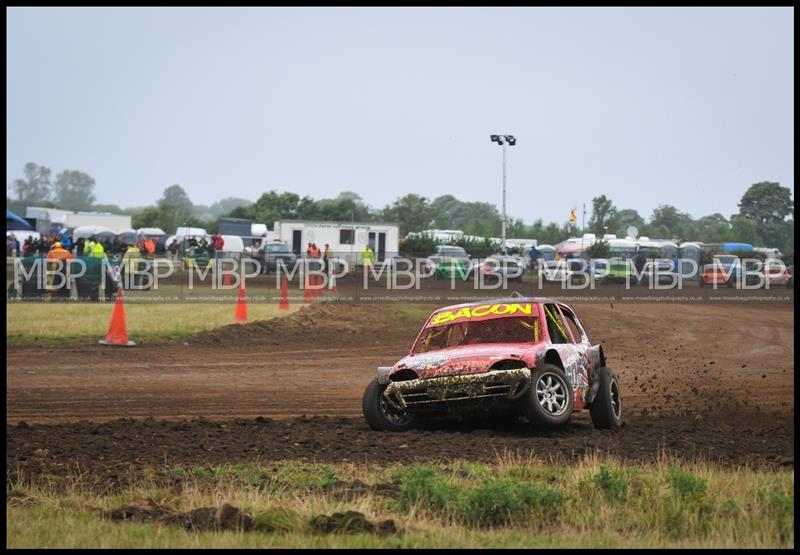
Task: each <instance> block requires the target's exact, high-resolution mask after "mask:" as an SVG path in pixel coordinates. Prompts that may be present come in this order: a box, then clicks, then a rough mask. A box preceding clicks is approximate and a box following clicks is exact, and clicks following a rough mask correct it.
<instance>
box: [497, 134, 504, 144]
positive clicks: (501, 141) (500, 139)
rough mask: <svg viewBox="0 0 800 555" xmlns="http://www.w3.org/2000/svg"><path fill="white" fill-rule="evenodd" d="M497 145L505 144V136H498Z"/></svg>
mask: <svg viewBox="0 0 800 555" xmlns="http://www.w3.org/2000/svg"><path fill="white" fill-rule="evenodd" d="M497 144H499V145H501V144H503V136H502V135H498V137H497Z"/></svg>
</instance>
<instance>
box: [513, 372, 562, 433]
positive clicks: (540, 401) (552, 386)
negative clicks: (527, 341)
mask: <svg viewBox="0 0 800 555" xmlns="http://www.w3.org/2000/svg"><path fill="white" fill-rule="evenodd" d="M574 403H575V396H574V394H573V392H572V387H571V386H570V384H569V381H568V380H567V376H566V374H564V371H563V370H561V368H559V367H558V366H556V365H554V364H543V365H542V367H541V368H537V369H536V370H534V371H533V372H532V373H531V387H530V389H529V390H528V393H527V394H526V395H524V396H523V405H522V410H523V413H524V415H525V417H527V419H528V420H530V422H531V424H533V425H534V426H537V427H541V428H549V429H552V428H559V427H561V426H563V425H564V424H566V423H567V422H568V421H569V419H570V417H571V416H572V408H573V405H574Z"/></svg>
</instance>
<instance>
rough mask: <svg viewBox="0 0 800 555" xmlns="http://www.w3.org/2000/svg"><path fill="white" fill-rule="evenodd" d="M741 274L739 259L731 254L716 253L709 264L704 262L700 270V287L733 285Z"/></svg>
mask: <svg viewBox="0 0 800 555" xmlns="http://www.w3.org/2000/svg"><path fill="white" fill-rule="evenodd" d="M740 274H741V261H740V260H739V257H738V256H735V255H731V254H724V255H717V256H715V257H714V261H713V262H712V263H711V264H705V265H704V266H703V269H702V270H701V272H700V282H699V285H700V287H706V286H716V287H720V286H722V285H724V286H726V287H733V286H734V284H735V283H736V282H737V281H738V280H739V276H740Z"/></svg>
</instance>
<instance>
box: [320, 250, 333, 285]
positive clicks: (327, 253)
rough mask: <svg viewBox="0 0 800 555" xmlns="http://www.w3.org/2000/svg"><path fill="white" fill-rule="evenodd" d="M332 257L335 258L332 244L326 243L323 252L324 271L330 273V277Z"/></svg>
mask: <svg viewBox="0 0 800 555" xmlns="http://www.w3.org/2000/svg"><path fill="white" fill-rule="evenodd" d="M331 258H333V253H332V252H331V246H330V245H329V244H328V243H325V250H324V251H323V253H322V271H323V272H325V273H326V274H328V277H330V275H331Z"/></svg>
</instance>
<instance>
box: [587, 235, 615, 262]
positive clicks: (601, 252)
mask: <svg viewBox="0 0 800 555" xmlns="http://www.w3.org/2000/svg"><path fill="white" fill-rule="evenodd" d="M584 253H585V254H586V256H588V257H589V258H608V256H609V254H611V246H610V245H609V244H608V241H606V240H604V239H600V240H599V241H595V242H594V243H592V244H591V245H589V246H588V247H586V249H584Z"/></svg>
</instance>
